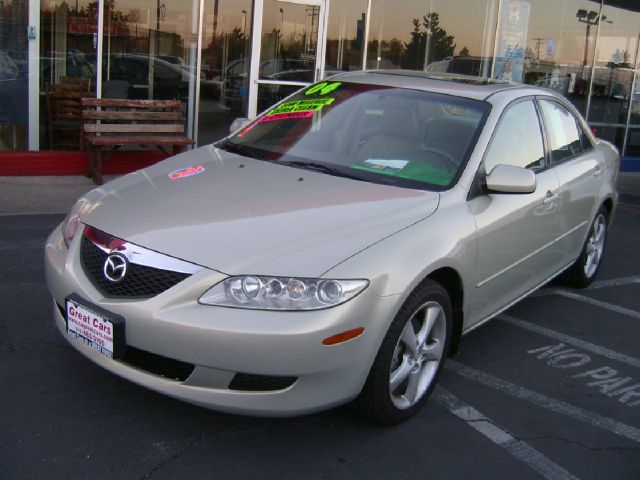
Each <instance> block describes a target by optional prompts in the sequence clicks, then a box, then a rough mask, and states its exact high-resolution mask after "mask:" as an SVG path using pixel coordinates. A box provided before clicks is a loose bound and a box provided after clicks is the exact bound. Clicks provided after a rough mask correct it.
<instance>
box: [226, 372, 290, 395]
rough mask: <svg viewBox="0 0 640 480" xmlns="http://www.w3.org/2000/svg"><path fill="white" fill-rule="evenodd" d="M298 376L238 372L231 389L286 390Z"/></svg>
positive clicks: (230, 386)
mask: <svg viewBox="0 0 640 480" xmlns="http://www.w3.org/2000/svg"><path fill="white" fill-rule="evenodd" d="M297 379H298V378H297V377H276V376H272V375H253V374H250V373H236V374H235V375H234V376H233V379H232V380H231V383H229V389H230V390H240V391H244V392H271V391H274V390H284V389H285V388H287V387H290V386H291V385H293V383H294V382H295V381H296V380H297Z"/></svg>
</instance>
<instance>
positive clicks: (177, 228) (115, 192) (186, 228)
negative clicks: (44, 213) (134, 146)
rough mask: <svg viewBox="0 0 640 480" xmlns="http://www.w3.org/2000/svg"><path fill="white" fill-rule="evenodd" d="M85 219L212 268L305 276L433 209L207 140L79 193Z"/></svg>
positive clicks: (424, 201)
mask: <svg viewBox="0 0 640 480" xmlns="http://www.w3.org/2000/svg"><path fill="white" fill-rule="evenodd" d="M85 200H86V201H87V204H86V205H85V207H84V208H83V211H84V212H85V213H84V215H83V218H82V220H83V222H84V223H86V224H88V225H91V226H93V227H95V228H98V229H100V230H103V231H105V232H107V233H109V234H111V235H114V236H116V237H119V238H122V239H125V240H127V241H129V242H131V243H135V244H137V245H140V246H143V247H146V248H149V249H152V250H155V251H158V252H162V253H165V254H167V255H171V256H174V257H177V258H181V259H183V260H186V261H189V262H193V263H196V264H199V265H202V266H205V267H208V268H212V269H215V270H218V271H220V272H223V273H226V274H229V275H236V274H256V275H258V274H262V275H282V276H301V277H313V276H320V275H321V274H323V273H324V272H326V271H327V270H329V269H331V268H332V267H333V266H335V265H337V264H338V263H340V262H341V261H343V260H345V259H346V258H348V257H350V256H352V255H354V254H356V253H358V252H359V251H361V250H363V249H365V248H367V247H368V246H370V245H372V244H374V243H376V242H378V241H380V240H381V239H383V238H385V237H387V236H389V235H392V234H393V233H395V232H397V231H399V230H402V229H403V228H406V227H408V226H409V225H412V224H414V223H416V222H418V221H420V220H422V219H424V218H426V217H428V216H429V215H431V214H432V213H433V212H434V211H435V210H436V208H437V205H438V200H439V195H438V194H437V193H435V192H426V191H421V190H412V189H406V188H399V187H393V186H387V185H379V184H373V183H368V182H363V181H357V180H352V179H347V178H342V177H336V176H331V175H327V174H323V173H318V172H313V171H309V170H303V169H299V168H293V167H288V166H284V165H278V164H275V163H271V162H266V161H260V160H255V159H251V158H246V157H242V156H240V155H236V154H232V153H228V152H225V151H222V150H219V149H217V148H215V147H213V146H207V147H203V148H199V149H197V150H192V151H189V152H186V153H183V154H180V155H177V156H175V157H173V158H170V159H168V160H165V161H163V162H160V163H158V164H156V165H154V166H152V167H149V168H146V169H143V170H140V171H138V172H136V173H133V174H130V175H127V176H124V177H121V178H119V179H117V180H115V181H113V182H110V183H108V184H106V185H104V186H102V187H100V188H97V189H95V190H93V191H91V192H90V193H89V194H87V195H86V196H85Z"/></svg>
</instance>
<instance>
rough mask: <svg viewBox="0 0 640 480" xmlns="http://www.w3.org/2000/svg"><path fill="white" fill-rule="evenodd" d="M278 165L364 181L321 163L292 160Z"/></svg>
mask: <svg viewBox="0 0 640 480" xmlns="http://www.w3.org/2000/svg"><path fill="white" fill-rule="evenodd" d="M276 163H279V164H281V165H290V166H292V167H297V168H304V169H305V170H313V171H316V172H321V173H326V174H329V175H334V176H336V177H343V178H351V179H352V180H362V177H359V176H357V175H353V174H351V173H347V172H345V171H344V170H339V169H337V168H334V167H330V166H329V165H326V164H324V163H319V162H303V161H300V160H290V161H280V162H276Z"/></svg>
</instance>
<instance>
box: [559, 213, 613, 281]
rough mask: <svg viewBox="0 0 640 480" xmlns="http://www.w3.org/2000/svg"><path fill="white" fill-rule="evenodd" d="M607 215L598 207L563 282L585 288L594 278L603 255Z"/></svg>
mask: <svg viewBox="0 0 640 480" xmlns="http://www.w3.org/2000/svg"><path fill="white" fill-rule="evenodd" d="M608 217H609V215H608V213H607V210H606V209H605V208H604V207H600V210H598V212H597V213H596V216H595V218H594V219H593V222H591V226H590V227H589V233H588V234H587V239H586V240H585V242H584V245H583V246H582V250H581V251H580V256H578V258H577V259H576V261H575V263H574V264H573V265H572V266H571V267H570V268H569V270H567V271H566V273H565V274H564V275H563V277H562V280H563V282H564V283H565V284H567V285H569V286H571V287H575V288H585V287H588V286H589V285H590V284H591V282H593V280H594V279H595V278H596V275H597V274H598V270H600V265H601V264H602V257H603V256H604V247H605V244H606V240H607V231H608V226H609V224H608Z"/></svg>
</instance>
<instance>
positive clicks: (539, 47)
mask: <svg viewBox="0 0 640 480" xmlns="http://www.w3.org/2000/svg"><path fill="white" fill-rule="evenodd" d="M502 1H503V3H502V5H501V11H502V14H503V15H502V18H501V21H500V23H499V25H498V40H497V42H496V43H497V45H498V51H497V52H496V56H497V57H501V53H502V57H503V61H502V62H500V61H499V60H498V61H496V72H495V74H496V77H500V78H505V76H504V75H501V74H500V71H499V70H501V69H502V68H506V71H510V72H511V75H508V76H507V77H506V78H507V79H508V80H513V81H517V82H522V83H527V84H530V85H537V86H540V87H546V88H551V89H553V90H555V91H557V92H558V93H561V94H562V95H564V96H565V97H567V98H568V99H569V100H570V101H571V102H572V103H573V104H574V105H575V106H576V108H577V109H578V110H579V111H580V112H581V113H582V114H583V115H584V114H585V113H586V103H587V102H586V99H587V92H588V91H589V82H590V78H591V67H592V63H593V55H594V51H595V40H596V32H597V26H594V25H595V20H594V19H595V18H596V17H595V16H598V15H599V10H600V5H599V4H598V3H596V2H593V1H588V0H565V1H563V2H558V1H556V0H536V1H534V2H519V1H518V0H502ZM526 4H530V7H522V5H526ZM594 15H595V16H594ZM514 23H515V26H514ZM514 30H515V33H514ZM519 36H522V37H523V38H525V41H524V42H522V41H521V40H519V38H520V37H519ZM509 55H511V59H510V60H509ZM514 59H515V60H514ZM505 63H510V65H507V66H506V67H505Z"/></svg>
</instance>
